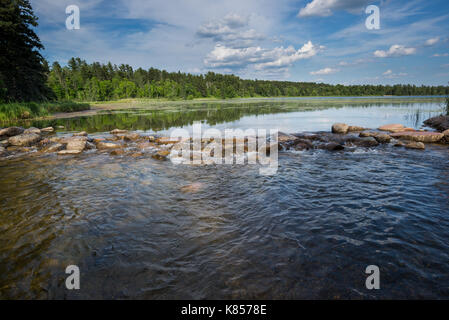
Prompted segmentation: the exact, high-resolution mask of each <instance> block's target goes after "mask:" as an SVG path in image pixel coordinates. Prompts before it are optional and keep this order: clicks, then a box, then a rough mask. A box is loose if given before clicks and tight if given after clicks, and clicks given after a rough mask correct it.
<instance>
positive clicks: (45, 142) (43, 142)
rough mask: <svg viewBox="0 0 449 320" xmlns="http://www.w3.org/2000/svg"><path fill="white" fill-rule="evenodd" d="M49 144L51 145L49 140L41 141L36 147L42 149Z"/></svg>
mask: <svg viewBox="0 0 449 320" xmlns="http://www.w3.org/2000/svg"><path fill="white" fill-rule="evenodd" d="M50 143H51V141H50V139H42V140H41V141H39V142H38V145H39V147H43V146H45V145H47V144H50Z"/></svg>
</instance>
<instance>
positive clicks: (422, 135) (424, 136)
mask: <svg viewBox="0 0 449 320" xmlns="http://www.w3.org/2000/svg"><path fill="white" fill-rule="evenodd" d="M390 136H391V137H393V138H400V139H404V140H412V141H417V142H428V143H431V142H438V141H440V140H441V139H442V138H443V137H444V134H443V133H441V132H430V131H424V132H421V131H415V132H413V131H401V132H395V133H392V134H391V135H390Z"/></svg>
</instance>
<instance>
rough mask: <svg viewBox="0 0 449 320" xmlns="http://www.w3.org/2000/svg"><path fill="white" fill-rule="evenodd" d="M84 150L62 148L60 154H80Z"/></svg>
mask: <svg viewBox="0 0 449 320" xmlns="http://www.w3.org/2000/svg"><path fill="white" fill-rule="evenodd" d="M81 152H82V151H80V150H61V151H58V154H59V155H70V154H80V153H81Z"/></svg>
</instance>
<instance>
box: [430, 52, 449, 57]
mask: <svg viewBox="0 0 449 320" xmlns="http://www.w3.org/2000/svg"><path fill="white" fill-rule="evenodd" d="M448 56H449V53H435V54H434V55H433V57H448Z"/></svg>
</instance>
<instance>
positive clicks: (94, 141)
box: [92, 138, 106, 144]
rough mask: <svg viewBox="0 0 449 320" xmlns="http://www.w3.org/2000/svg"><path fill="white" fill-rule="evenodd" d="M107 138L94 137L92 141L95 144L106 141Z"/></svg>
mask: <svg viewBox="0 0 449 320" xmlns="http://www.w3.org/2000/svg"><path fill="white" fill-rule="evenodd" d="M105 140H106V139H105V138H94V139H93V140H92V142H93V143H95V144H97V143H98V142H101V141H105Z"/></svg>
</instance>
